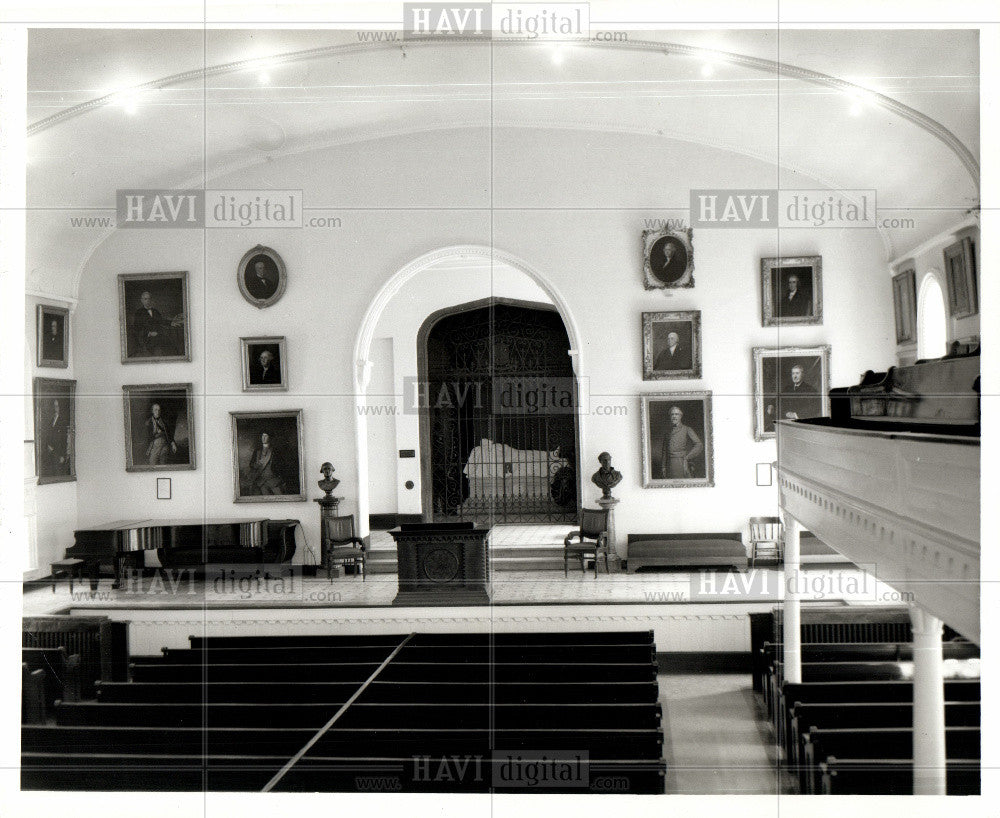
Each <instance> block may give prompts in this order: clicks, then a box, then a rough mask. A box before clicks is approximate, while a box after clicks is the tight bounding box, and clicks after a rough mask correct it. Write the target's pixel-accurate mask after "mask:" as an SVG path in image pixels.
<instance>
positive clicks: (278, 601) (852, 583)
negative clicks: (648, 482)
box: [24, 566, 901, 654]
mask: <svg viewBox="0 0 1000 818" xmlns="http://www.w3.org/2000/svg"><path fill="white" fill-rule="evenodd" d="M243 568H244V570H245V569H246V568H254V566H244V567H243ZM802 582H804V583H805V586H804V590H806V591H807V593H808V594H809V596H808V597H807V598H809V599H811V600H813V601H815V602H817V603H822V604H825V605H830V604H844V605H850V604H863V605H872V604H886V605H899V604H900V601H901V600H900V598H899V595H898V593H897V592H895V591H893V589H891V588H889V587H888V586H886V585H884V584H882V583H880V582H877V581H876V580H874V579H873V578H872V577H870V576H869V575H867V574H864V573H863V572H861V571H859V570H858V569H856V568H830V569H822V570H806V571H803V572H802ZM784 583H785V578H784V575H783V573H782V572H781V571H780V570H775V569H767V568H764V569H758V570H757V571H754V572H746V573H744V572H726V571H707V572H689V571H683V572H663V573H659V572H658V573H649V574H632V575H629V574H610V575H607V574H602V575H600V576H598V577H596V578H595V577H594V575H593V574H592V573H591V574H583V573H581V572H580V571H579V569H577V570H576V571H571V572H570V575H569V577H568V578H566V577H563V576H562V574H561V573H553V572H540V573H532V572H505V573H503V574H499V575H495V576H494V579H493V583H492V585H493V604H492V605H480V606H439V607H420V608H416V607H414V608H410V607H392V604H391V603H392V600H393V598H394V596H395V594H396V590H397V583H396V578H395V576H393V575H386V574H381V575H374V576H370V577H368V579H367V580H366V581H365V582H362V581H361V579H360V577H354V576H346V577H339V578H336V579H334V580H333V581H329V580H327V579H326V578H325V577H303V576H302V575H301V573H299V572H296V571H291V570H290V571H289V572H288V573H287V574H286V575H284V576H280V575H279V576H276V577H270V578H267V577H264V576H258V577H255V576H254V573H253V572H251V573H250V574H244V575H243V576H238V575H236V574H235V573H232V574H230V573H227V572H226V570H224V569H223V568H222V567H220V568H219V571H218V573H217V574H215V575H213V574H211V573H210V574H209V575H208V577H207V578H206V579H194V578H192V577H191V576H190V575H189V574H177V575H171V574H170V573H169V572H164V573H162V574H156V575H153V576H143V577H141V578H140V577H134V578H132V579H131V580H130V581H129V582H126V583H125V584H124V586H123V587H122V588H121V589H118V590H113V589H111V587H110V581H109V580H102V581H101V583H100V585H99V587H98V589H97V591H94V592H92V591H90V590H89V588H88V587H87V586H86V584H84V587H83V588H81V587H80V585H79V583H77V585H76V589H75V591H74V593H72V594H71V593H70V591H69V587H68V585H67V584H66V583H60V584H59V586H58V588H57V590H56V591H55V592H53V591H52V590H51V586H49V585H36V586H34V587H31V588H28V589H26V590H25V593H24V614H25V615H26V616H32V615H40V614H51V613H74V614H87V615H94V614H101V615H106V616H109V617H111V618H112V619H115V620H128V621H129V622H131V623H132V626H131V628H130V632H131V639H132V653H133V654H144V653H158V652H159V650H160V648H162V647H179V646H182V645H184V644H186V643H187V638H188V636H189V635H192V634H195V635H201V634H206V633H207V634H211V635H242V634H247V635H258V634H260V635H266V634H281V633H288V632H290V631H291V630H293V629H294V632H296V633H303V634H306V633H345V634H352V633H358V634H363V633H409V632H411V631H415V630H420V631H432V632H447V631H450V632H462V631H467V632H490V631H496V632H519V631H546V630H548V631H558V630H581V629H588V630H590V629H592V630H647V629H649V630H653V631H654V632H655V633H656V644H657V649H658V650H659V651H661V652H663V653H672V652H712V653H740V652H745V651H748V650H749V648H750V635H749V624H748V620H747V614H748V613H750V612H756V611H768V610H770V609H771V608H772V607H774V606H775V605H776V604H779V603H780V601H781V598H782V597H783V592H784V587H785V586H784ZM807 604H808V603H807Z"/></svg>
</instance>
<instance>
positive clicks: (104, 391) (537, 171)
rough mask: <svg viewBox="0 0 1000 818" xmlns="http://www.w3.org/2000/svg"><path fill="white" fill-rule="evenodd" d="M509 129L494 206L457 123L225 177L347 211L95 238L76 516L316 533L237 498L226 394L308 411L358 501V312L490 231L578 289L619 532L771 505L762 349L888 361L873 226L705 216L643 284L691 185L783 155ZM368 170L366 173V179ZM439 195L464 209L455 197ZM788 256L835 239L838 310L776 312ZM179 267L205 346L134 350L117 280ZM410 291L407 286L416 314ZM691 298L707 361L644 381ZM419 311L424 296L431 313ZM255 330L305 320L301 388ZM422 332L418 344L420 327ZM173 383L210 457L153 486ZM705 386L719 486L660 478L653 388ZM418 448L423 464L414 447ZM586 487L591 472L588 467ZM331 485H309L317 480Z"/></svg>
mask: <svg viewBox="0 0 1000 818" xmlns="http://www.w3.org/2000/svg"><path fill="white" fill-rule="evenodd" d="M493 136H494V143H495V144H494V148H495V151H496V157H497V158H496V162H495V164H494V166H493V168H494V175H493V178H494V179H495V180H496V187H495V189H494V190H493V204H494V205H495V206H496V207H497V208H499V209H495V210H493V211H490V210H489V209H488V205H489V202H490V196H489V194H490V191H489V190H488V185H487V186H485V187H484V185H483V179H484V174H483V163H488V162H489V158H490V155H489V152H488V151H484V150H483V149H482V146H483V144H484V142H485V140H483V139H482V134H481V133H479V132H470V131H463V130H456V131H442V132H435V133H424V134H412V135H407V136H400V137H393V138H387V139H381V140H378V141H374V142H371V143H364V144H357V145H346V146H340V147H335V148H329V149H325V150H323V151H319V152H315V153H310V154H300V155H296V156H292V157H287V158H284V159H280V158H279V159H275V160H273V161H271V162H268V163H266V164H265V165H262V166H258V167H257V168H255V169H250V170H247V171H243V172H240V173H236V174H231V175H230V176H228V177H225V178H223V179H219V180H215V181H214V182H213V184H214V185H215V186H217V187H220V188H224V187H229V188H254V187H270V188H302V189H303V190H304V197H305V201H306V204H307V206H310V207H325V208H329V210H327V211H324V213H325V214H327V215H337V216H339V217H340V218H341V219H342V223H341V226H340V227H338V228H334V229H308V228H307V229H303V230H271V231H268V230H235V229H234V230H210V231H208V232H207V233H206V234H205V236H204V244H203V236H202V234H201V233H200V232H197V231H161V230H156V231H143V230H128V231H120V232H118V233H116V234H115V235H113V236H111V237H110V238H109V239H108V240H107V241H105V242H104V243H103V244H102V245H101V246H99V247H98V248H97V250H96V251H95V253H94V254H93V256H92V257H91V259H90V260H89V262H88V263H87V265H86V268H85V270H84V272H83V276H82V279H81V282H80V288H79V295H80V303H79V307H78V309H77V315H76V321H75V331H74V340H75V343H76V345H77V347H76V348H77V349H78V350H79V349H81V348H85V349H86V354H85V355H78V357H77V370H76V371H77V376H78V379H79V381H80V393H81V411H80V419H79V423H78V430H79V431H78V444H77V445H78V474H79V485H78V491H79V497H80V501H79V519H80V523H81V524H82V525H86V524H95V523H100V522H106V521H108V520H114V519H122V518H144V517H178V516H197V515H201V514H203V513H208V514H210V515H212V516H222V515H227V516H249V515H251V514H253V515H257V514H260V515H262V516H270V517H279V516H295V517H299V518H300V519H302V520H303V522H304V523H305V524H306V534H307V538H308V540H309V543H310V545H311V547H313V548H314V549H315V547H316V543H317V542H318V522H317V519H318V515H317V511H316V508H315V506H314V505H313V504H312V503H311V502H306V503H297V504H287V503H286V504H278V503H270V504H260V505H242V504H241V505H238V506H237V505H234V504H233V496H232V495H233V489H232V455H231V443H230V420H229V412H230V411H233V410H240V409H247V410H249V409H289V408H302V409H303V410H304V420H305V433H304V437H305V447H306V464H307V473H308V480H309V482H308V484H307V485H309V486H313V483H312V481H313V480H314V479H316V478H318V477H319V475H318V473H317V472H318V468H319V465H320V463H322V462H323V461H324V460H332V461H333V463H334V465H335V466H336V468H337V476H338V477H339V478H340V479H341V480H342V481H343V482H342V484H341V487H340V489H339V490H338V494H343V495H344V496H345V497H346V500H345V503H344V505H343V506H342V509H343V510H344V511H345V512H348V513H349V512H352V511H355V510H356V506H355V503H356V477H357V472H356V467H355V463H354V462H353V458H354V451H355V440H354V435H355V419H354V416H353V413H354V411H355V409H354V398H353V396H352V395H351V389H352V366H353V361H352V360H351V359H352V356H353V346H354V342H355V338H356V335H357V332H358V328H359V325H360V322H361V319H362V316H363V315H364V313H365V311H366V309H367V307H368V305H369V304H370V303H371V301H372V299H373V297H374V296H375V294H376V293H377V292H378V290H379V289H380V288H381V287H382V286H383V285H384V283H385V282H386V281H387V280H388V279H389V278H390V277H392V276H393V275H394V274H395V273H396V272H397V271H398V270H399V269H400V268H402V267H403V266H404V265H405V264H406V263H408V262H409V261H411V260H412V259H414V258H416V257H418V256H420V255H422V254H424V253H426V252H429V251H431V250H434V249H437V248H440V247H446V246H452V245H459V244H479V245H487V246H488V245H490V244H491V242H492V243H494V245H495V246H496V247H497V248H500V249H503V250H505V251H508V252H510V253H512V254H514V255H515V256H517V257H519V258H521V259H523V260H525V262H527V263H528V264H529V265H530V266H531V267H532V268H533V269H535V270H537V271H538V272H539V273H540V274H541V275H542V276H544V277H545V278H546V280H547V281H548V282H549V284H550V285H551V287H552V288H553V290H554V291H555V292H557V293H559V294H560V295H561V297H562V298H564V299H565V301H566V303H567V304H568V306H569V310H570V312H571V316H570V317H571V318H572V320H573V321H574V322H575V323H576V325H577V326H578V328H579V330H580V334H581V338H582V339H583V341H584V343H583V347H582V349H581V350H580V374H582V375H583V376H585V377H589V378H590V386H591V393H592V396H593V398H594V401H601V402H603V403H606V404H609V405H620V406H623V407H624V408H625V411H627V414H626V415H617V416H598V415H594V414H591V415H589V416H587V417H585V418H584V419H583V423H582V426H583V430H584V439H583V451H582V452H581V459H580V462H581V464H582V467H583V470H584V473H585V474H589V471H590V467H593V468H596V466H597V463H596V457H597V454H598V453H599V452H600V451H602V450H604V449H607V450H609V451H610V452H611V453H612V454H613V456H614V462H615V465H616V467H617V468H618V469H619V470H620V471H621V472H623V474H624V475H625V480H624V482H623V483H622V484H621V485H620V486H619V488H618V489H617V490H616V495H618V496H620V497H621V499H622V502H621V505H620V506H619V507H618V512H617V513H618V521H619V522H618V525H619V530H620V531H621V532H623V533H628V532H654V531H722V530H733V531H735V530H739V529H741V528H742V527H743V526H744V525H745V523H746V519H747V517H748V516H750V515H753V514H764V513H767V512H769V511H773V510H774V509H775V508H776V506H777V501H776V494H775V491H774V489H773V488H772V489H760V488H757V487H756V486H755V482H754V464H755V463H758V462H766V461H772V460H774V459H775V446H774V443H773V441H772V442H763V443H755V442H754V440H753V418H752V412H753V400H752V395H751V369H752V367H751V348H752V347H753V346H758V345H760V346H778V345H786V346H803V345H812V344H819V343H828V344H831V345H832V348H833V352H832V364H831V370H832V371H831V375H832V383H833V384H834V385H845V384H850V383H855V382H857V380H858V378H859V376H860V373H861V372H862V371H864V370H865V369H869V368H878V367H885V366H888V365H890V364H891V363H892V361H893V354H894V351H895V349H894V348H895V336H894V328H893V320H892V300H891V285H890V281H889V279H888V277H887V276H886V275H885V270H886V259H885V258H884V256H883V249H882V246H881V243H880V242H879V240H878V238H877V236H876V235H875V234H874V233H870V232H867V231H857V230H853V231H840V230H824V229H808V230H801V231H784V232H782V233H781V235H780V236H778V235H777V234H776V233H774V232H769V231H749V230H732V231H730V230H701V231H696V232H695V235H694V252H695V281H696V286H695V287H694V288H693V289H691V290H676V291H646V290H644V289H643V287H642V281H641V263H642V262H641V233H642V230H643V228H644V223H643V220H644V219H647V218H663V217H673V218H685V217H686V215H687V214H686V208H687V202H688V192H689V190H690V189H691V188H701V187H711V186H714V185H718V184H720V183H721V184H726V185H728V186H731V187H734V188H749V187H764V186H773V183H774V179H775V169H774V168H773V167H772V166H769V165H767V164H765V163H762V162H759V161H757V160H755V159H749V158H746V157H740V156H733V155H730V154H724V153H721V152H719V151H716V150H715V149H710V148H704V147H699V146H694V145H690V144H686V143H677V142H672V141H669V140H666V139H662V138H657V137H652V136H637V135H595V134H592V133H585V132H578V131H568V130H567V131H529V130H503V129H498V130H497V131H495V132H494V135H493ZM385 167H392V168H405V182H406V184H405V185H401V184H398V179H396V178H394V177H393V176H391V175H387V174H386V173H384V172H383V168H385ZM487 167H488V165H487ZM486 177H487V181H488V174H487V175H486ZM359 179H363V180H365V182H366V186H362V187H360V188H359V187H358V186H357V180H359ZM352 185H353V186H352ZM123 186H127V185H126V184H125V180H123ZM441 203H448V204H447V205H445V206H448V207H454V208H455V209H454V210H441V209H440V207H441V206H442V204H441ZM602 203H604V204H602ZM423 206H433V207H435V208H438V209H427V210H424V209H421V207H423ZM352 208H357V209H352ZM371 208H375V209H371ZM378 208H386V209H378ZM400 208H405V209H400ZM503 208H513V209H503ZM582 208H590V209H582ZM258 243H259V244H264V245H268V246H271V247H273V248H275V249H276V250H278V252H279V253H281V255H282V256H283V258H284V260H285V263H286V265H287V268H288V274H289V280H288V289H287V291H286V293H285V295H284V297H283V298H282V300H281V301H279V302H278V303H277V304H276V305H274V306H273V307H270V308H268V309H265V310H257V309H256V308H255V307H253V306H251V305H249V304H247V303H246V302H245V301H244V300H243V299H242V298H241V296H240V294H239V291H238V289H237V286H236V264H237V262H238V261H239V259H240V257H241V256H242V255H243V253H244V252H246V250H247V249H249V248H250V247H252V246H253V245H255V244H258ZM775 255H821V256H822V257H823V273H824V281H823V292H824V323H823V325H822V326H815V327H796V328H787V329H781V330H778V329H774V328H763V327H761V325H760V323H761V321H760V296H759V289H760V287H759V275H760V273H759V269H760V258H761V257H762V256H775ZM166 270H188V271H189V272H190V275H191V300H192V307H191V329H192V345H193V352H194V358H193V361H192V362H191V363H180V364H174V363H172V364H141V365H139V364H130V365H122V364H121V363H119V360H120V358H119V351H118V316H117V295H116V284H115V279H116V276H117V275H118V274H119V273H123V272H151V271H166ZM453 286H454V279H452V280H450V281H441V283H440V284H439V285H438V288H439V289H440V290H442V291H443V292H445V293H446V294H449V298H450V297H451V296H450V292H451V288H452V287H453ZM463 298H464V297H463ZM406 303H407V302H406V301H405V299H404V300H403V301H401V302H400V304H401V305H402V307H401V309H403V310H404V312H405V305H406ZM429 306H430V304H425V305H423V306H422V307H421V311H422V310H423V309H424V308H425V307H429ZM391 309H396V306H395V305H393V306H392V307H391ZM680 309H699V310H701V311H702V331H703V347H704V348H703V378H702V379H701V380H697V381H696V380H690V381H667V382H646V383H644V382H643V381H642V374H641V372H642V370H641V338H640V320H641V318H640V314H641V312H642V311H644V310H680ZM424 317H425V316H419V315H417V314H416V312H415V313H414V315H413V322H414V324H415V325H416V326H419V323H420V321H422V320H423V318H424ZM257 333H260V334H270V335H285V336H286V337H287V338H288V357H289V366H290V384H291V388H290V391H289V392H287V393H284V394H272V395H258V394H249V395H248V394H243V393H242V392H241V386H240V374H239V346H238V338H239V337H240V336H241V335H250V334H257ZM382 337H388V336H386V335H383V336H382ZM408 346H410V345H407V344H402V345H401V347H400V350H403V351H405V349H406V348H407V347H408ZM412 348H413V351H414V353H415V335H414V340H413V344H412ZM400 350H397V349H396V348H395V346H394V359H395V367H396V370H397V371H396V375H397V377H398V376H399V374H401V373H402V372H404V371H405V367H406V366H407V365H408V364H406V363H404V360H403V359H402V358H400V357H397V352H399V351H400ZM176 381H191V382H193V383H194V385H195V389H196V392H197V393H198V394H199V395H201V394H203V393H204V394H205V397H204V398H201V397H199V399H198V400H197V402H196V409H197V415H198V418H197V423H198V425H197V438H198V469H197V470H196V471H193V472H176V473H173V475H172V476H173V477H174V499H173V500H172V501H169V502H166V501H156V500H155V499H154V498H155V493H154V485H155V480H154V479H153V478H154V475H150V474H127V473H126V472H125V469H124V433H123V425H122V405H121V404H122V401H121V387H122V384H134V383H169V382H176ZM688 389H711V390H712V391H713V393H714V418H713V421H714V429H715V441H714V442H715V473H716V486H715V488H711V489H708V488H687V489H643V488H641V478H640V470H641V469H640V454H639V452H640V440H639V434H640V429H639V415H638V406H639V398H638V396H639V395H640V394H644V393H652V392H662V391H682V390H688ZM85 405H86V411H84V408H85ZM410 439H414V440H415V436H414V437H413V438H411V437H410V433H408V432H405V431H404V433H402V434H400V432H399V430H398V429H397V441H396V445H397V446H398V447H399V448H404V447H405V448H411V446H408V445H406V443H405V442H406V441H408V440H410ZM410 463H411V464H413V468H414V469H415V470H419V461H410ZM415 476H416V478H417V479H419V474H416V475H415ZM397 477H398V478H403V475H402V474H399V475H398V476H397ZM403 479H406V478H403ZM584 483H585V486H587V487H589V482H588V481H587V480H586V478H584ZM318 494H319V490H318V489H316V488H315V487H312V488H311V489H310V496H311V497H312V496H316V495H318ZM411 494H412V495H413V496H414V497H418V496H419V493H418V492H413V493H411ZM593 496H596V489H595V490H593V491H590V489H589V488H585V489H584V500H585V501H588V502H589V501H590V500H591V499H592V498H593ZM402 510H403V508H402V506H401V507H400V511H402Z"/></svg>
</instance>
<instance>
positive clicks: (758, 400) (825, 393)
mask: <svg viewBox="0 0 1000 818" xmlns="http://www.w3.org/2000/svg"><path fill="white" fill-rule="evenodd" d="M806 357H818V358H819V359H820V383H819V390H820V401H821V407H822V412H823V416H824V417H829V416H830V345H829V344H824V345H822V346H816V347H777V348H774V347H754V348H753V439H754V440H758V441H759V440H769V439H771V438H774V437H776V436H777V432H766V431H764V425H765V424H764V359H765V358H778V359H780V358H806ZM776 374H777V375H778V378H779V381H780V373H776ZM779 387H780V384H779V383H776V384H775V389H778V388H779ZM775 394H778V393H777V392H775Z"/></svg>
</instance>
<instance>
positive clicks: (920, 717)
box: [910, 605, 948, 795]
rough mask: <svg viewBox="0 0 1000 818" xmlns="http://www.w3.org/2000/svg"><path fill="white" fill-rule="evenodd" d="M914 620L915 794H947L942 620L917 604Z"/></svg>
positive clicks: (911, 616)
mask: <svg viewBox="0 0 1000 818" xmlns="http://www.w3.org/2000/svg"><path fill="white" fill-rule="evenodd" d="M910 620H911V621H912V622H913V793H914V795H946V794H947V777H946V775H947V771H948V770H947V764H946V759H945V732H944V657H943V653H942V648H941V631H942V622H941V620H940V619H938V618H937V617H936V616H933V615H932V614H930V613H928V612H927V611H925V610H924V609H923V608H920V607H918V606H916V605H911V606H910Z"/></svg>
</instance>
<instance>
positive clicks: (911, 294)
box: [892, 269, 917, 344]
mask: <svg viewBox="0 0 1000 818" xmlns="http://www.w3.org/2000/svg"><path fill="white" fill-rule="evenodd" d="M892 306H893V310H894V312H895V315H896V343H897V344H911V343H914V342H915V341H916V340H917V274H916V271H915V270H913V269H909V270H904V271H903V272H901V273H899V274H898V275H894V276H893V277H892Z"/></svg>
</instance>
